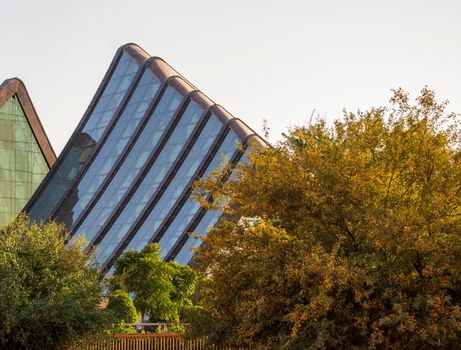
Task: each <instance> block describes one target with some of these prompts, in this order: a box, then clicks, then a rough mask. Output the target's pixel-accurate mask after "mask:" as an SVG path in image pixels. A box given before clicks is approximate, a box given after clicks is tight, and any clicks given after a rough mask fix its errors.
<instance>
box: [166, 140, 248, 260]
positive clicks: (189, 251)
mask: <svg viewBox="0 0 461 350" xmlns="http://www.w3.org/2000/svg"><path fill="white" fill-rule="evenodd" d="M247 152H251V148H250V147H247V149H246V151H245V153H247ZM242 162H244V163H248V162H249V159H248V158H247V156H246V154H243V155H242V157H241V158H240V160H239V163H242ZM210 167H211V166H210ZM235 174H236V173H235V171H233V172H232V174H231V178H232V177H234V176H235ZM190 203H192V205H191V206H190V208H191V210H193V209H192V208H197V207H199V204H198V203H196V202H190ZM185 206H186V205H185ZM183 208H184V207H183ZM197 212H198V211H197ZM221 214H222V213H221V212H220V211H207V212H206V213H205V215H204V216H203V218H202V219H201V220H200V222H199V223H198V225H197V227H196V228H195V229H193V232H194V234H198V235H200V236H201V237H205V236H206V233H207V231H208V230H209V228H210V227H211V226H213V225H214V224H216V222H217V221H218V219H219V218H220V217H221ZM186 215H187V214H186ZM178 216H179V215H178ZM185 220H187V217H186V218H185ZM175 221H176V219H175ZM176 225H177V227H178V229H177V231H176V234H179V231H181V230H182V231H181V232H183V230H184V229H185V227H186V226H185V225H184V228H181V223H177V224H176ZM170 227H172V230H173V231H174V230H175V228H174V222H173V223H172V225H170ZM167 232H168V231H167ZM165 235H166V233H165ZM202 242H203V241H202V239H201V238H196V236H195V235H191V236H189V238H188V239H187V241H186V243H185V244H184V245H183V246H182V247H181V249H180V250H179V252H178V254H177V255H176V257H175V258H174V261H176V262H178V263H180V264H182V265H187V264H188V263H189V262H190V260H191V259H192V257H193V256H194V251H193V249H195V248H199V247H200V246H201V244H202ZM165 250H166V249H165ZM162 254H163V253H162Z"/></svg>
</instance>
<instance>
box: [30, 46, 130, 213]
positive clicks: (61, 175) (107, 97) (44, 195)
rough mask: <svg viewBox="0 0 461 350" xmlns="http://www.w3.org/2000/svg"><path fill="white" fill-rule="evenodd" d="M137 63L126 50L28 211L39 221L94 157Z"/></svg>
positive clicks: (49, 211)
mask: <svg viewBox="0 0 461 350" xmlns="http://www.w3.org/2000/svg"><path fill="white" fill-rule="evenodd" d="M137 69H138V65H137V64H136V63H135V62H134V61H133V60H132V59H131V58H130V57H129V56H128V55H127V54H125V53H123V55H122V57H121V58H120V60H119V62H118V64H117V67H116V68H115V70H114V72H113V74H112V76H111V77H110V80H109V82H108V84H107V85H106V87H105V89H104V91H103V93H102V95H101V98H100V100H99V101H98V103H97V105H96V107H95V108H94V110H93V112H92V113H91V115H90V116H89V118H88V120H87V122H86V123H85V125H84V126H83V129H82V130H81V131H80V132H79V134H78V135H77V136H76V138H75V139H74V140H73V142H72V144H71V145H70V148H69V150H68V152H67V154H65V155H64V159H63V160H62V162H61V163H60V164H59V166H58V167H57V169H56V170H55V171H54V173H53V176H52V177H51V178H50V179H49V180H48V182H47V184H46V186H45V188H44V189H43V191H42V192H41V193H40V194H39V195H38V197H37V199H36V200H35V202H34V204H33V206H32V207H31V209H30V211H29V216H30V217H31V218H33V219H34V220H36V221H40V220H46V219H47V218H48V216H49V215H50V214H51V211H52V210H53V208H54V206H55V205H56V204H57V203H58V202H59V200H60V199H61V197H62V195H63V194H64V193H65V192H66V191H67V189H68V187H69V186H70V184H71V183H72V181H73V180H74V179H75V177H76V176H77V174H78V173H79V171H80V169H81V168H82V166H83V164H84V163H85V162H86V161H87V160H88V158H90V157H91V155H92V154H93V151H94V149H95V147H96V144H97V142H98V141H99V138H100V137H101V135H102V133H103V132H104V130H105V129H106V127H107V125H108V123H109V121H110V120H111V119H112V117H113V115H114V113H115V111H116V110H117V108H118V106H119V104H120V102H121V100H122V98H123V96H124V95H125V93H126V91H127V89H128V87H129V86H130V84H131V82H132V81H133V78H134V76H135V75H136V71H137Z"/></svg>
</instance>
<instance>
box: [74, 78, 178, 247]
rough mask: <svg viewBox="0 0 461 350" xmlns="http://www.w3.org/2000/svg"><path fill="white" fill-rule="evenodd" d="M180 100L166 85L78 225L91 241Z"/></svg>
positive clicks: (176, 93) (161, 132)
mask: <svg viewBox="0 0 461 350" xmlns="http://www.w3.org/2000/svg"><path fill="white" fill-rule="evenodd" d="M181 100H182V96H181V95H180V94H179V93H178V92H177V91H176V90H175V89H173V88H172V87H168V88H167V90H166V91H165V93H164V94H163V96H162V98H161V100H160V103H159V104H158V105H157V107H156V108H155V111H154V112H153V113H152V115H151V116H150V118H149V120H148V122H147V123H146V125H145V126H144V128H143V130H142V132H141V134H140V135H139V136H138V138H137V139H136V142H135V144H134V146H133V148H132V149H131V150H130V153H129V154H128V156H127V157H126V158H125V160H124V161H123V163H122V164H121V166H120V168H119V169H118V171H117V173H116V174H115V176H114V178H113V179H112V180H111V181H110V183H109V185H108V186H107V188H106V189H105V191H104V193H103V194H102V195H101V197H100V198H99V199H98V200H97V202H96V204H95V206H94V207H93V208H92V210H91V212H90V213H89V214H88V216H87V217H86V218H85V220H84V221H83V222H82V224H81V225H80V227H77V228H76V229H75V230H74V232H80V233H85V234H86V237H87V239H88V240H89V241H91V240H93V238H94V237H95V235H96V233H97V232H98V231H99V229H100V228H101V227H102V226H103V225H104V224H105V222H106V221H107V219H108V218H109V216H110V214H111V213H112V211H113V210H114V209H115V207H116V206H117V205H118V203H119V202H120V200H121V198H122V197H123V195H124V194H125V193H126V192H127V190H128V189H129V188H130V186H131V185H132V182H133V180H134V179H135V178H136V176H137V175H138V173H139V171H140V170H141V169H142V167H143V165H144V163H145V161H146V160H147V158H148V156H149V154H150V153H151V152H152V151H153V150H154V149H155V147H156V146H157V143H158V142H159V140H160V139H161V137H162V135H163V134H164V133H166V132H167V130H166V129H167V127H168V124H169V123H170V122H171V120H172V118H173V116H174V113H175V111H176V110H177V108H178V105H179V103H180V102H181Z"/></svg>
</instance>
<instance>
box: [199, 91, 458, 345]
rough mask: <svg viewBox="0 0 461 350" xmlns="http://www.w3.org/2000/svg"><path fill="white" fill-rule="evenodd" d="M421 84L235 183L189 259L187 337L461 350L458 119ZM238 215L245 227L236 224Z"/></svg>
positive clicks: (216, 191)
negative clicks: (193, 277)
mask: <svg viewBox="0 0 461 350" xmlns="http://www.w3.org/2000/svg"><path fill="white" fill-rule="evenodd" d="M445 108H446V103H445V102H444V103H438V102H437V101H436V100H435V97H434V93H433V92H432V91H430V90H428V89H423V90H422V92H421V95H420V96H419V97H418V98H417V100H416V103H414V104H412V103H410V101H409V98H408V95H407V94H406V93H404V92H403V91H402V90H398V91H395V92H394V95H393V97H392V99H391V106H389V107H382V108H373V109H371V110H369V111H365V112H358V113H355V114H353V113H345V116H344V118H343V119H342V120H338V121H336V122H335V123H334V125H333V126H332V127H328V126H327V125H326V123H324V122H323V121H318V122H314V123H312V124H310V125H307V126H304V127H297V128H294V129H292V130H290V132H289V133H288V134H287V135H285V138H284V140H283V141H282V142H280V143H279V144H277V145H276V146H275V147H273V148H267V149H264V150H255V151H254V152H253V153H252V154H251V155H250V156H249V158H250V163H249V164H248V165H246V166H242V167H241V168H240V170H239V171H238V172H237V176H236V177H235V179H231V180H230V181H229V182H227V183H226V184H224V185H222V184H221V183H220V181H221V176H220V173H219V172H215V173H214V174H213V176H211V177H210V178H207V179H203V180H201V181H200V182H199V183H198V185H197V192H196V193H197V196H198V198H199V199H200V200H201V201H202V203H204V204H207V205H210V203H209V202H208V199H209V198H210V197H209V195H210V194H211V195H212V197H213V198H214V200H215V201H214V203H213V206H215V207H220V206H222V207H223V208H224V209H225V210H226V212H227V213H228V214H229V218H228V219H227V220H224V221H223V222H222V223H221V224H220V225H218V226H217V227H216V228H214V229H212V230H211V231H210V232H209V233H208V235H207V237H206V239H205V242H204V245H203V246H202V248H201V249H200V251H199V252H198V253H197V255H196V263H197V264H198V266H199V269H200V270H201V271H202V272H204V273H205V274H206V275H207V276H208V279H207V280H206V281H205V283H204V284H203V286H202V290H201V295H202V298H201V301H200V304H201V305H202V306H203V309H202V311H201V312H200V313H198V314H196V315H195V318H193V319H192V330H193V332H194V334H195V335H199V336H203V335H204V336H207V337H208V338H209V339H210V340H211V342H213V343H215V344H217V345H224V344H227V345H243V346H249V345H251V346H252V348H253V349H455V348H459V344H460V343H461V309H460V302H461V264H460V262H461V195H460V194H461V152H460V143H459V141H460V135H461V133H460V129H459V127H458V119H457V116H456V115H453V114H447V113H446V112H445ZM235 217H241V218H243V219H240V220H236V219H234V218H235Z"/></svg>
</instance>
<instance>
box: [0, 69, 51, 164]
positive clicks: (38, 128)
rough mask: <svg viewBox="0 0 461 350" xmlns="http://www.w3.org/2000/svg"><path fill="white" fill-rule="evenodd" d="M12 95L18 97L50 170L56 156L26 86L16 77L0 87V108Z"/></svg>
mask: <svg viewBox="0 0 461 350" xmlns="http://www.w3.org/2000/svg"><path fill="white" fill-rule="evenodd" d="M14 95H16V96H17V97H18V99H19V103H20V104H21V107H22V109H23V111H24V115H25V116H26V119H27V121H28V123H29V125H30V128H31V130H32V132H33V133H34V136H35V139H36V140H37V143H38V145H39V147H40V149H41V151H42V153H43V156H44V157H45V160H46V162H47V164H48V166H49V167H50V168H51V166H52V165H53V164H54V162H55V161H56V154H55V153H54V150H53V147H52V146H51V143H50V140H49V139H48V137H47V135H46V133H45V130H44V129H43V125H42V123H41V122H40V119H39V118H38V115H37V111H36V110H35V107H34V105H33V104H32V100H31V99H30V96H29V93H28V92H27V89H26V86H25V84H24V82H23V81H22V80H21V79H19V78H16V77H15V78H10V79H7V80H5V81H4V82H3V83H2V84H1V85H0V108H1V107H2V106H3V105H4V104H5V103H6V102H7V101H8V100H9V99H10V98H11V97H13V96H14Z"/></svg>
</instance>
